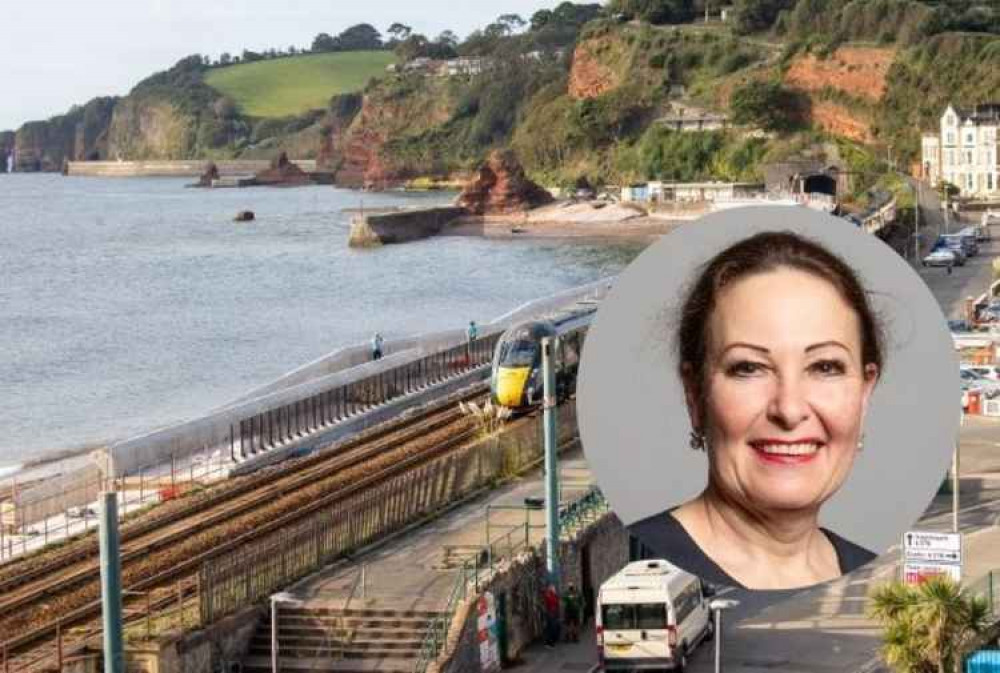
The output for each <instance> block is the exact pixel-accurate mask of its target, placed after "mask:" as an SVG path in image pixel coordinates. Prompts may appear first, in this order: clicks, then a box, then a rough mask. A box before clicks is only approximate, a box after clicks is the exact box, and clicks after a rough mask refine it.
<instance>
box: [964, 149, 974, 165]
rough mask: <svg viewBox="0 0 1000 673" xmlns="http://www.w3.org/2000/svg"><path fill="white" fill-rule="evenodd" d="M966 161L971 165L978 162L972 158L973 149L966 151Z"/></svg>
mask: <svg viewBox="0 0 1000 673" xmlns="http://www.w3.org/2000/svg"><path fill="white" fill-rule="evenodd" d="M965 163H967V164H969V165H970V166H972V165H973V164H974V163H976V162H974V161H973V160H972V152H971V151H969V152H966V153H965Z"/></svg>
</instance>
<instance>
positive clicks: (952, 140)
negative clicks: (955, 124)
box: [945, 131, 955, 145]
mask: <svg viewBox="0 0 1000 673" xmlns="http://www.w3.org/2000/svg"><path fill="white" fill-rule="evenodd" d="M945 143H946V144H948V145H954V144H955V133H954V132H953V131H948V135H947V136H945Z"/></svg>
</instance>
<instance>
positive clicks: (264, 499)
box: [0, 384, 486, 673]
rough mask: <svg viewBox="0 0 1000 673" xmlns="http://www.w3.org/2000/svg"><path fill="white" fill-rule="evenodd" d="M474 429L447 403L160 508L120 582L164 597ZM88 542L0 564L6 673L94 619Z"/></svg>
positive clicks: (126, 541) (133, 545)
mask: <svg viewBox="0 0 1000 673" xmlns="http://www.w3.org/2000/svg"><path fill="white" fill-rule="evenodd" d="M485 393H486V384H480V385H477V386H474V387H472V388H470V389H467V391H466V392H465V393H464V394H463V395H462V396H461V399H463V400H471V399H478V398H481V397H484V396H485ZM475 432H476V429H475V428H474V427H473V426H472V424H471V422H470V421H469V420H468V419H466V418H465V417H464V416H462V414H461V412H460V411H459V410H458V409H457V400H455V399H452V400H449V401H448V402H442V403H438V404H437V405H435V406H434V407H432V408H431V409H428V410H426V411H425V413H423V414H422V415H418V416H413V417H410V418H405V419H401V420H399V421H394V422H392V423H389V424H385V425H383V426H381V427H380V428H376V429H374V430H372V431H368V432H366V433H363V434H362V435H359V436H356V437H354V438H351V439H350V440H346V441H344V442H341V443H339V444H338V445H336V446H335V447H332V449H331V450H328V451H326V452H324V453H321V454H318V455H315V456H310V457H307V458H302V459H298V460H296V461H294V462H293V463H291V464H289V465H285V466H280V467H273V468H266V469H264V470H262V471H260V472H258V473H255V474H252V475H248V476H245V477H240V478H237V479H234V480H233V482H232V483H227V484H225V485H223V486H221V487H219V488H217V489H212V490H211V491H208V492H206V493H205V494H204V495H203V496H202V497H197V496H191V498H188V499H184V500H182V501H179V502H178V503H176V505H174V506H172V505H167V506H164V507H163V508H162V512H154V513H151V514H150V515H148V516H147V517H144V518H142V519H140V520H137V521H135V522H134V523H132V524H130V525H128V526H126V527H125V528H124V529H123V535H122V580H123V586H125V587H127V589H128V590H130V591H134V592H152V594H151V595H153V596H154V598H153V599H152V600H153V601H154V602H156V601H159V600H165V601H169V600H171V591H172V589H173V587H175V586H177V585H178V582H184V581H188V582H190V581H191V579H192V578H193V576H195V575H196V574H197V572H198V569H199V567H200V566H201V565H202V564H203V563H204V562H205V561H206V560H207V559H209V558H212V557H214V556H216V555H219V554H223V553H225V552H226V551H229V550H232V549H235V548H238V547H240V546H241V545H245V544H248V543H250V542H252V541H254V540H255V539H258V538H262V537H264V536H267V535H268V534H271V533H273V532H274V531H277V530H279V529H281V528H283V527H287V526H289V525H291V524H294V523H295V522H296V521H298V520H300V519H302V518H304V517H306V516H308V515H309V514H310V513H312V512H315V511H317V510H320V509H322V508H324V507H326V508H329V507H330V506H331V505H335V504H336V503H338V502H339V501H341V500H346V499H348V498H350V497H352V496H354V495H357V494H358V493H361V492H363V491H364V490H365V489H369V488H372V487H373V486H376V485H378V484H379V483H380V482H382V481H385V480H388V479H390V478H391V477H393V476H397V475H399V474H402V473H404V472H406V471H407V470H411V469H414V468H416V467H418V466H420V465H421V464H423V463H424V462H427V461H430V460H432V459H434V458H437V457H440V456H442V455H445V454H447V453H448V452H449V451H451V450H454V449H456V448H457V447H459V446H461V445H463V444H465V443H466V442H467V441H468V440H469V439H471V438H472V437H473V435H474V434H475ZM187 500H190V501H189V502H186V501H187ZM93 537H94V536H90V538H91V539H85V540H81V541H78V542H76V543H71V544H70V546H69V547H67V549H65V550H62V551H58V552H55V553H53V554H51V555H41V556H36V557H32V558H28V559H24V560H22V561H20V562H18V563H11V564H7V566H6V567H3V568H0V571H2V572H3V574H2V575H0V596H2V598H0V633H2V634H4V642H3V648H4V652H5V653H6V654H5V657H7V660H6V661H5V664H4V665H5V666H7V667H8V668H9V670H10V671H18V670H27V664H28V662H29V661H35V660H37V659H39V658H46V657H45V655H46V654H52V655H54V653H55V650H56V648H57V647H60V648H63V647H71V646H72V645H67V644H66V642H64V640H65V639H64V638H57V634H59V632H60V631H61V633H62V634H66V633H67V631H68V630H70V629H78V628H80V627H85V626H87V625H88V624H90V623H93V622H95V621H99V618H100V610H101V605H100V578H99V572H100V571H99V565H98V558H97V545H96V541H95V540H94V539H93ZM160 595H163V596H164V598H162V599H161V598H160V597H159V596H160ZM56 640H59V643H58V645H57V643H56ZM5 673H6V670H5Z"/></svg>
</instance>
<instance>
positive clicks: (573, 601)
mask: <svg viewBox="0 0 1000 673" xmlns="http://www.w3.org/2000/svg"><path fill="white" fill-rule="evenodd" d="M580 608H581V605H580V594H579V592H578V591H577V590H576V587H575V586H573V585H572V584H570V585H569V586H568V587H567V588H566V594H565V595H564V596H563V623H564V624H565V625H566V640H567V642H571V643H575V642H577V641H579V640H580Z"/></svg>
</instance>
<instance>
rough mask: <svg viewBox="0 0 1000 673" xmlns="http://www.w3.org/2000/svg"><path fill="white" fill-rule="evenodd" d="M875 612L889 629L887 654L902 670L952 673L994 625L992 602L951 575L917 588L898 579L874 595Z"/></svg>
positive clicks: (885, 633) (885, 644)
mask: <svg viewBox="0 0 1000 673" xmlns="http://www.w3.org/2000/svg"><path fill="white" fill-rule="evenodd" d="M869 612H870V614H871V616H872V617H873V618H874V619H876V620H877V621H878V622H880V623H881V624H882V626H883V628H884V631H883V633H882V643H883V645H882V656H883V658H884V659H885V661H886V663H887V664H889V665H890V666H891V667H893V668H894V669H895V670H897V671H899V672H900V673H951V671H955V670H957V668H956V665H957V664H958V663H960V662H961V657H962V654H963V653H964V652H965V650H966V649H967V648H968V647H969V645H970V644H971V643H972V641H973V640H975V639H976V638H977V637H978V636H981V635H982V634H983V633H984V632H985V631H986V628H987V626H988V623H989V616H990V615H989V608H988V607H987V605H986V601H985V600H983V599H982V598H980V597H976V596H972V595H970V594H969V593H968V591H967V590H966V589H963V588H962V587H961V586H960V585H959V584H958V583H957V582H955V581H954V580H952V579H951V578H950V577H944V576H936V577H931V578H929V579H927V580H925V581H924V582H922V583H921V584H919V585H917V586H911V585H908V584H904V583H902V582H892V583H889V584H884V585H882V586H880V587H879V588H878V589H876V590H875V592H874V593H873V594H872V597H871V603H870V605H869Z"/></svg>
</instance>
